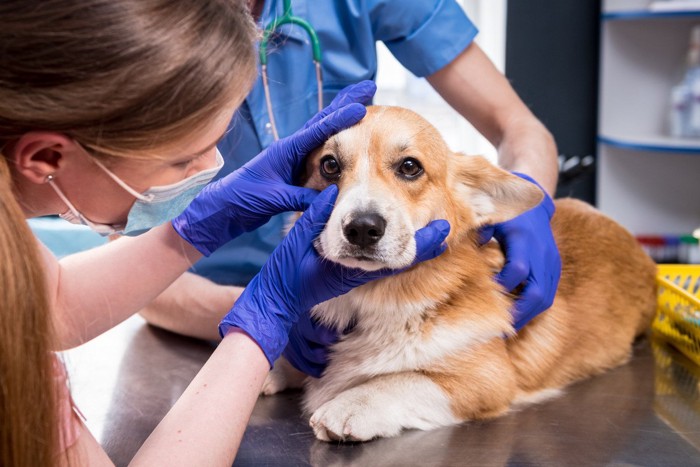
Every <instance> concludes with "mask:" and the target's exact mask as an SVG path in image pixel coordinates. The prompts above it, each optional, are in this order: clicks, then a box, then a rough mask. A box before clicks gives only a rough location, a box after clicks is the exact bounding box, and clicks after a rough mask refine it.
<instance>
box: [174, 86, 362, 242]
mask: <svg viewBox="0 0 700 467" xmlns="http://www.w3.org/2000/svg"><path fill="white" fill-rule="evenodd" d="M370 83H371V82H367V81H363V82H361V83H358V84H356V85H352V86H348V87H347V88H345V89H344V90H343V91H341V93H340V94H339V95H338V96H337V97H336V99H335V100H334V101H333V102H332V103H331V105H329V106H328V107H326V108H325V109H324V110H322V111H321V112H319V113H318V114H317V115H316V116H314V117H313V118H312V119H311V120H310V121H309V122H308V123H307V124H306V125H305V126H304V128H303V129H301V130H299V131H298V132H296V133H294V134H293V135H291V136H289V137H287V138H284V139H281V140H279V141H277V142H275V143H273V144H272V145H270V146H269V147H268V148H267V149H265V150H264V151H263V152H261V153H260V154H258V155H257V156H256V157H255V158H254V159H253V160H251V161H250V162H248V163H247V164H245V165H244V166H243V167H241V168H240V169H238V170H236V171H235V172H233V173H231V174H229V175H228V176H226V177H224V178H221V179H219V180H217V181H216V182H213V183H210V184H209V185H207V186H206V187H205V188H204V189H203V190H202V192H201V193H199V195H197V197H196V198H195V199H194V201H192V203H191V204H190V205H189V206H188V207H187V208H186V209H185V210H184V211H183V212H182V214H180V215H179V216H177V217H176V218H175V219H173V221H172V224H173V227H174V228H175V230H176V231H177V233H178V234H180V236H181V237H182V238H184V239H185V240H186V241H187V242H189V243H190V244H191V245H192V246H194V247H195V248H196V249H197V250H198V251H199V252H200V253H202V254H203V255H205V256H208V255H210V254H211V253H213V252H214V251H215V250H216V249H217V248H219V247H220V246H221V245H223V244H225V243H227V242H229V241H230V240H233V239H234V238H236V237H237V236H239V235H241V234H242V233H244V232H250V231H252V230H255V229H257V228H258V227H260V226H262V225H264V224H266V223H267V222H268V221H269V220H270V218H271V217H272V216H274V215H276V214H279V213H282V212H286V211H303V210H305V209H306V208H307V207H308V206H309V204H310V203H311V201H312V200H313V199H314V198H315V197H316V195H317V194H318V192H317V191H316V190H311V189H308V188H301V187H297V186H294V185H293V183H292V182H293V179H294V176H295V175H296V174H297V173H298V172H299V169H300V167H301V164H302V161H303V160H304V158H305V157H306V156H307V155H308V154H309V153H310V152H311V151H312V150H314V149H315V148H317V147H318V146H320V145H321V144H323V143H324V142H325V141H326V140H327V139H328V138H330V137H331V136H333V135H334V134H335V133H337V132H339V131H341V130H344V129H345V128H348V127H350V126H352V125H354V124H355V123H357V122H359V121H360V120H361V119H362V117H364V116H365V113H366V112H367V110H366V109H365V106H364V104H367V103H369V102H370V101H371V99H372V96H373V95H374V91H375V90H376V86H375V85H374V83H371V84H370Z"/></svg>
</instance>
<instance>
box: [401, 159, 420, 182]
mask: <svg viewBox="0 0 700 467" xmlns="http://www.w3.org/2000/svg"><path fill="white" fill-rule="evenodd" d="M422 173H423V166H422V165H420V162H418V161H417V160H416V159H414V158H412V157H407V158H406V159H404V160H403V161H402V162H401V164H400V165H399V175H400V176H401V177H403V178H407V179H409V180H410V179H414V178H416V177H418V176H419V175H420V174H422Z"/></svg>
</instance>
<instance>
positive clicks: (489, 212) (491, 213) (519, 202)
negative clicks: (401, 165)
mask: <svg viewBox="0 0 700 467" xmlns="http://www.w3.org/2000/svg"><path fill="white" fill-rule="evenodd" d="M450 172H451V174H452V180H453V182H452V185H453V187H452V188H453V190H454V193H456V195H457V201H458V202H460V203H464V205H465V206H467V207H468V208H469V209H470V210H471V211H472V212H473V214H474V218H475V221H476V226H482V225H489V224H497V223H499V222H505V221H508V220H510V219H513V218H514V217H517V216H519V215H520V214H522V213H524V212H525V211H527V210H529V209H532V208H534V207H535V206H537V205H538V204H539V203H541V202H542V200H543V199H544V193H543V192H542V190H541V189H539V188H538V187H537V186H536V185H534V184H533V183H530V182H528V181H526V180H523V179H522V178H520V177H517V176H515V175H513V174H511V173H510V172H507V171H505V170H503V169H501V168H499V167H496V166H495V165H493V164H492V163H490V162H489V161H488V160H486V159H485V158H483V157H481V156H465V155H463V154H456V153H453V154H451V156H450Z"/></svg>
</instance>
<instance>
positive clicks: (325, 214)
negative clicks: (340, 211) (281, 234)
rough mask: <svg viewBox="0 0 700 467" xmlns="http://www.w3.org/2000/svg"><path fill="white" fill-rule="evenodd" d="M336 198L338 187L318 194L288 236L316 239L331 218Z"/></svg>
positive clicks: (330, 187)
mask: <svg viewBox="0 0 700 467" xmlns="http://www.w3.org/2000/svg"><path fill="white" fill-rule="evenodd" d="M337 197H338V187H337V186H336V185H331V186H329V187H328V188H326V189H325V190H323V191H322V192H321V193H319V194H318V195H317V196H316V199H314V200H313V202H312V203H311V205H310V206H309V208H308V209H307V210H306V212H304V214H303V215H302V216H301V217H300V218H299V219H298V220H297V221H296V223H295V224H294V227H292V230H291V231H290V232H289V235H290V236H300V235H304V236H305V237H308V238H309V239H314V238H316V237H318V235H319V234H320V233H321V231H323V228H324V227H325V226H326V222H328V219H329V218H330V217H331V212H333V206H334V205H335V200H336V198H337Z"/></svg>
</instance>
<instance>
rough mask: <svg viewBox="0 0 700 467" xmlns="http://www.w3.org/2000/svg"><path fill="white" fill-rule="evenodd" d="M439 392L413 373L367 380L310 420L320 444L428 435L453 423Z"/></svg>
mask: <svg viewBox="0 0 700 467" xmlns="http://www.w3.org/2000/svg"><path fill="white" fill-rule="evenodd" d="M460 421H461V420H459V419H457V418H456V417H455V416H454V415H453V413H452V409H451V406H450V400H449V398H448V397H447V395H446V394H445V393H444V392H443V391H442V389H441V388H440V387H439V386H438V385H437V384H435V383H434V382H433V381H432V380H431V379H430V378H428V377H427V376H425V375H423V374H420V373H417V372H405V373H393V374H387V375H381V376H378V377H376V378H373V379H371V380H369V381H367V382H365V383H363V384H360V385H359V386H355V387H353V388H351V389H348V390H346V391H343V392H341V393H340V394H339V395H338V396H336V397H335V398H334V399H332V400H330V401H328V402H326V403H325V404H323V405H322V406H321V407H319V408H318V410H316V411H315V412H314V414H313V415H312V416H311V421H310V424H311V427H312V428H313V430H314V433H315V434H316V437H317V438H318V439H320V440H322V441H331V440H341V441H368V440H370V439H372V438H377V437H391V436H396V435H397V434H399V433H400V432H401V430H402V429H404V428H417V429H420V430H428V429H432V428H436V427H439V426H445V425H452V424H455V423H459V422H460Z"/></svg>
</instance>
